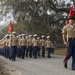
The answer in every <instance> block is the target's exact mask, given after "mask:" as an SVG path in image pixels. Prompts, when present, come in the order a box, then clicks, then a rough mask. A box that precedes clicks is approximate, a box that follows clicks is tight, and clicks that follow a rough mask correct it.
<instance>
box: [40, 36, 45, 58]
mask: <svg viewBox="0 0 75 75" xmlns="http://www.w3.org/2000/svg"><path fill="white" fill-rule="evenodd" d="M41 37H42V39H41V40H40V45H41V49H42V57H45V40H44V36H41Z"/></svg>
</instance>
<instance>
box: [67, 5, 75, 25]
mask: <svg viewBox="0 0 75 75" xmlns="http://www.w3.org/2000/svg"><path fill="white" fill-rule="evenodd" d="M74 15H75V14H74V5H73V4H71V6H70V11H69V14H68V18H69V17H70V16H74ZM68 23H69V21H68V20H67V21H66V24H68Z"/></svg>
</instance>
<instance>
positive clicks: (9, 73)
mask: <svg viewBox="0 0 75 75" xmlns="http://www.w3.org/2000/svg"><path fill="white" fill-rule="evenodd" d="M0 75H22V74H21V72H20V71H19V70H17V69H16V68H14V67H13V66H11V65H10V64H7V63H5V62H3V61H2V60H1V59H0Z"/></svg>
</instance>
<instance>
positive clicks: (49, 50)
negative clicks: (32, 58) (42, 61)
mask: <svg viewBox="0 0 75 75" xmlns="http://www.w3.org/2000/svg"><path fill="white" fill-rule="evenodd" d="M47 51H48V55H47V57H48V58H49V57H51V48H50V47H49V48H47Z"/></svg>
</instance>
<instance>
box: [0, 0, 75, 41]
mask: <svg viewBox="0 0 75 75" xmlns="http://www.w3.org/2000/svg"><path fill="white" fill-rule="evenodd" d="M1 1H2V4H1V5H2V7H5V6H6V8H5V10H6V11H5V13H4V14H7V12H9V11H10V10H11V9H12V10H13V15H14V19H15V20H16V21H17V25H18V26H20V25H19V24H21V25H24V30H25V31H24V30H23V31H22V32H24V33H27V34H34V33H37V34H38V35H39V36H40V35H51V36H52V37H54V38H53V40H54V39H56V40H57V39H58V40H59V38H61V36H60V35H61V28H62V27H63V25H65V20H66V16H67V15H66V14H67V13H68V12H69V7H70V4H67V5H65V2H64V0H60V1H58V0H1ZM73 1H74V0H73ZM59 2H60V3H59ZM74 2H75V1H74ZM2 11H3V10H2ZM18 23H19V24H18ZM16 30H17V28H16ZM58 31H59V32H58ZM18 32H19V31H18Z"/></svg>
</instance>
